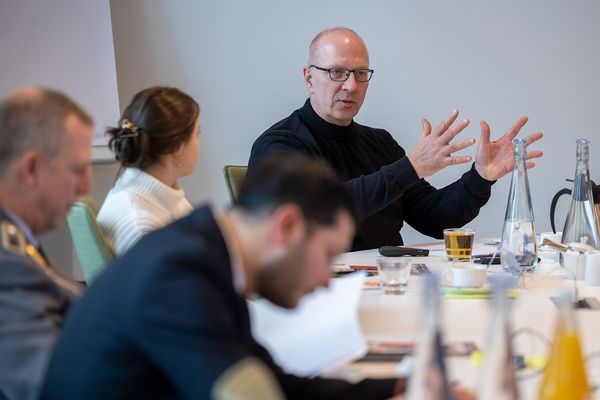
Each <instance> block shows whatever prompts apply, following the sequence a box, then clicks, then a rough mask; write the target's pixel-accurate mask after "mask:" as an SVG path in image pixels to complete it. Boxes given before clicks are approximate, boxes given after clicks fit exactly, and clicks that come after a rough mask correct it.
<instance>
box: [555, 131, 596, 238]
mask: <svg viewBox="0 0 600 400" xmlns="http://www.w3.org/2000/svg"><path fill="white" fill-rule="evenodd" d="M576 143H577V153H576V157H577V165H576V167H575V179H574V182H573V191H572V194H571V204H570V206H569V213H568V214H567V220H566V221H565V227H564V229H563V235H562V239H561V242H562V243H565V244H568V243H573V242H575V243H585V244H588V245H590V246H592V247H594V248H596V249H598V250H600V239H599V236H598V226H597V224H596V215H595V211H594V198H593V197H592V182H591V180H590V169H589V159H590V141H589V140H588V139H577V142H576Z"/></svg>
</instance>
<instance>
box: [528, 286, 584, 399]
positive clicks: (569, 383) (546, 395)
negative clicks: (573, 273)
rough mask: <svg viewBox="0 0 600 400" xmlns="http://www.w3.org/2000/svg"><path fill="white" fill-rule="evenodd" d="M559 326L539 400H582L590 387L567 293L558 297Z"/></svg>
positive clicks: (569, 297)
mask: <svg viewBox="0 0 600 400" xmlns="http://www.w3.org/2000/svg"><path fill="white" fill-rule="evenodd" d="M558 306H559V314H558V323H557V326H556V330H555V332H556V333H555V335H556V336H555V337H554V343H553V345H552V353H551V354H550V361H549V362H548V365H547V366H546V369H545V370H544V376H543V377H542V384H541V386H540V393H539V398H540V400H583V399H587V398H589V397H588V396H589V395H590V385H589V383H588V380H587V375H586V372H585V364H584V360H583V354H582V352H581V344H580V341H579V333H578V329H577V323H576V321H575V313H574V312H573V304H572V302H571V296H570V294H569V293H568V292H564V293H562V294H561V295H560V296H559V297H558Z"/></svg>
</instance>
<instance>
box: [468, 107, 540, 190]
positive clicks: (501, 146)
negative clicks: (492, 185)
mask: <svg viewBox="0 0 600 400" xmlns="http://www.w3.org/2000/svg"><path fill="white" fill-rule="evenodd" d="M527 120H528V118H527V117H521V118H519V119H518V120H517V122H515V123H514V125H513V126H511V127H510V128H509V129H508V131H506V133H505V134H504V135H503V136H502V137H501V138H500V139H498V140H495V141H493V142H491V141H490V126H489V125H488V124H487V122H485V121H481V139H480V141H479V147H478V148H477V154H476V156H475V169H476V170H477V172H478V173H479V175H481V177H482V178H484V179H487V180H488V181H495V180H497V179H499V178H502V177H503V176H504V175H506V174H508V173H509V172H511V171H512V170H513V168H514V166H515V160H514V145H513V143H512V140H513V139H514V138H515V137H516V136H517V134H518V133H519V131H520V130H521V128H522V127H523V125H525V124H526V123H527ZM542 136H544V134H543V133H542V132H535V133H533V134H531V135H529V136H527V137H526V138H525V140H526V141H527V146H529V145H530V144H531V143H534V142H536V141H538V140H539V139H541V138H542ZM543 155H544V153H543V152H542V151H540V150H534V151H528V152H527V160H530V159H532V158H538V157H541V156H543ZM533 167H535V163H534V162H532V161H528V162H527V168H533Z"/></svg>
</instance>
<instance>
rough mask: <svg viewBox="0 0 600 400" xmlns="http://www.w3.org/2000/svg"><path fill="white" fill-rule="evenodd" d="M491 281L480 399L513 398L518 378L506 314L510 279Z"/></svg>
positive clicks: (500, 277) (499, 399)
mask: <svg viewBox="0 0 600 400" xmlns="http://www.w3.org/2000/svg"><path fill="white" fill-rule="evenodd" d="M496 278H497V279H495V280H494V281H493V282H492V283H493V296H492V298H491V311H492V312H491V319H490V324H489V329H488V335H487V341H486V343H485V347H484V352H483V354H484V365H483V374H482V376H481V379H480V382H479V383H480V386H479V393H478V396H477V398H478V399H479V400H516V399H518V398H519V393H518V389H517V378H516V375H515V370H516V368H515V365H514V361H513V352H512V345H511V341H510V334H511V326H510V321H509V313H510V307H511V299H510V298H509V296H508V291H509V290H510V289H511V288H512V286H511V284H510V281H509V279H506V278H504V279H502V276H497V277H496Z"/></svg>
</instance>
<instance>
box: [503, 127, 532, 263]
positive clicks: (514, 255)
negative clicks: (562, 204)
mask: <svg viewBox="0 0 600 400" xmlns="http://www.w3.org/2000/svg"><path fill="white" fill-rule="evenodd" d="M513 144H514V145H515V166H514V169H513V174H512V179H511V183H510V192H509V195H508V204H507V205H506V214H505V216H504V227H503V229H502V242H501V254H502V257H501V258H502V266H503V267H504V268H505V269H509V270H513V271H515V270H516V271H515V272H521V271H533V270H534V269H535V267H536V266H537V258H538V257H537V245H536V240H535V227H534V223H533V208H532V206H531V195H530V194H529V180H528V179H527V166H526V161H525V160H526V155H527V151H526V150H525V145H526V144H527V143H526V141H525V140H524V139H520V138H515V139H513ZM507 256H508V257H507Z"/></svg>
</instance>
